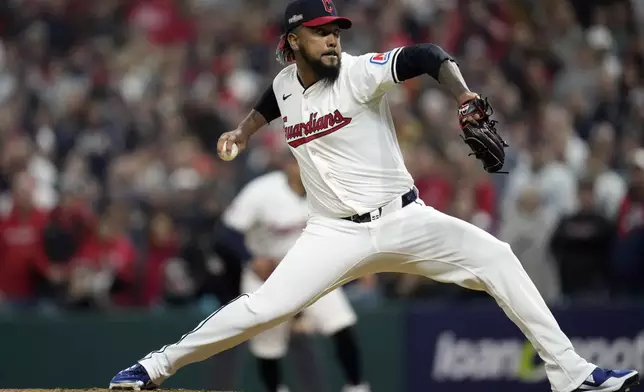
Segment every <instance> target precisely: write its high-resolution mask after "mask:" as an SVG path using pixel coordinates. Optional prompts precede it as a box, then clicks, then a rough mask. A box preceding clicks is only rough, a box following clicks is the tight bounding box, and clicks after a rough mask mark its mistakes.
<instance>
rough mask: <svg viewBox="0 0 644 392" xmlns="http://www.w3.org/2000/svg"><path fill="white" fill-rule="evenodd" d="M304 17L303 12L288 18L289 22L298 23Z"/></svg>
mask: <svg viewBox="0 0 644 392" xmlns="http://www.w3.org/2000/svg"><path fill="white" fill-rule="evenodd" d="M302 19H304V17H303V16H302V14H297V15H293V16H291V17H290V18H289V19H288V23H290V24H293V23H297V22H299V21H301V20H302Z"/></svg>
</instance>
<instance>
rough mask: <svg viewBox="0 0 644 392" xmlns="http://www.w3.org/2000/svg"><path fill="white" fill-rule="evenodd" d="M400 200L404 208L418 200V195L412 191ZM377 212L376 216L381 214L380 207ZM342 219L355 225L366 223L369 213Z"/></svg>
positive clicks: (369, 219) (369, 217)
mask: <svg viewBox="0 0 644 392" xmlns="http://www.w3.org/2000/svg"><path fill="white" fill-rule="evenodd" d="M400 198H401V199H402V206H403V208H404V207H407V206H408V205H410V204H411V203H413V202H414V201H416V199H418V194H416V191H415V190H414V189H412V190H410V191H409V192H407V193H405V194H404V195H402V196H400ZM378 212H379V214H378V215H380V214H382V207H380V208H378ZM342 219H344V220H348V221H351V222H355V223H368V222H371V212H367V213H366V214H362V215H358V214H355V215H353V216H347V217H344V218H342Z"/></svg>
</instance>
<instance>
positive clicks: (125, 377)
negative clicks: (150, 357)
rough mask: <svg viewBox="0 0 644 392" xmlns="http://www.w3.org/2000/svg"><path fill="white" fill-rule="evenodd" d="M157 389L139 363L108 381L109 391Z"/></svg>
mask: <svg viewBox="0 0 644 392" xmlns="http://www.w3.org/2000/svg"><path fill="white" fill-rule="evenodd" d="M157 388H158V386H157V385H156V384H155V383H153V382H152V380H151V379H150V376H149V375H148V372H147V371H146V370H145V368H144V367H143V366H141V364H139V363H137V364H135V365H133V366H130V367H129V368H127V369H124V370H121V371H120V372H118V373H117V374H116V376H114V378H112V381H110V389H117V390H128V391H140V390H149V389H157Z"/></svg>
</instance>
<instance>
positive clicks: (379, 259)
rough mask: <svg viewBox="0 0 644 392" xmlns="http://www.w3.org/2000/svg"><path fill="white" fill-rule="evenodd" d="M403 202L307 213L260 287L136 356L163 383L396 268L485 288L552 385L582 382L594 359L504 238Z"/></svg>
mask: <svg viewBox="0 0 644 392" xmlns="http://www.w3.org/2000/svg"><path fill="white" fill-rule="evenodd" d="M401 205H402V202H401V199H396V200H394V201H393V202H391V203H390V204H388V205H387V206H385V207H383V209H382V214H381V217H380V218H379V219H377V220H375V221H372V222H369V223H354V222H350V221H347V220H342V219H332V218H325V217H320V216H314V217H312V218H311V219H310V220H309V222H308V224H307V227H306V228H305V230H304V232H303V233H302V235H301V237H300V238H299V239H298V240H297V242H296V243H295V245H294V246H293V248H292V249H291V250H290V251H289V253H288V254H287V255H286V257H285V258H284V260H282V262H281V263H280V264H279V265H278V266H277V268H276V269H275V271H274V272H273V274H272V275H271V276H270V277H269V278H268V280H267V281H266V282H265V283H264V284H263V285H262V286H261V287H260V288H259V289H257V290H256V291H254V292H252V293H249V294H243V295H242V296H240V297H238V298H237V299H235V300H234V301H232V302H231V303H229V304H228V305H226V306H224V307H222V308H220V309H219V310H217V311H216V312H215V313H213V314H212V315H210V316H209V317H208V318H207V319H205V320H204V321H202V322H201V323H200V324H199V325H198V326H197V327H196V328H195V329H194V330H193V331H192V332H189V333H188V334H186V335H184V336H183V337H182V338H181V339H180V340H179V341H178V342H177V343H174V344H171V345H167V346H165V347H163V348H162V349H160V350H158V351H154V352H152V353H150V354H148V355H147V356H146V357H145V358H143V359H142V360H140V361H139V362H140V363H141V364H142V365H143V367H145V369H146V370H147V371H148V373H149V375H150V377H151V378H152V380H153V381H154V382H155V383H157V384H159V383H161V382H163V381H164V380H165V379H166V378H167V377H169V376H171V375H172V374H174V373H175V372H176V371H177V370H179V369H180V368H182V367H184V366H186V365H188V364H190V363H193V362H197V361H202V360H204V359H206V358H208V357H210V356H212V355H215V354H217V353H219V352H222V351H224V350H227V349H229V348H231V347H233V346H235V345H238V344H240V343H242V342H244V341H246V340H248V339H250V338H252V337H253V336H255V335H257V334H258V333H260V332H261V331H264V330H266V329H269V328H272V327H274V326H276V325H278V324H280V323H282V322H284V321H285V320H288V319H289V318H291V317H292V316H293V315H294V314H295V313H297V312H298V311H299V310H300V309H303V308H305V307H307V306H309V305H311V304H313V303H314V302H315V301H316V300H318V299H319V298H321V297H322V296H324V295H325V294H327V293H329V292H331V291H333V290H334V289H335V288H337V287H339V286H341V285H343V284H345V283H347V282H349V281H351V280H354V279H356V278H358V277H361V276H363V275H366V274H372V273H378V272H400V273H410V274H417V275H422V276H426V277H428V278H430V279H434V280H436V281H439V282H449V283H456V284H458V285H460V286H463V287H466V288H469V289H473V290H484V291H486V292H487V293H489V294H490V295H491V296H492V297H494V299H495V300H496V301H497V303H498V304H499V306H500V307H501V308H502V309H503V311H504V312H505V313H506V314H507V316H508V317H509V318H510V319H511V320H512V321H513V322H514V323H515V324H516V325H517V326H518V327H519V328H520V329H521V331H522V332H523V333H524V334H525V335H526V337H527V338H528V339H529V340H530V342H531V343H532V344H533V345H534V347H535V349H536V350H537V352H538V353H539V355H540V356H541V358H542V359H543V360H544V362H545V367H546V373H547V375H548V379H549V380H550V383H551V385H552V389H553V391H555V392H570V391H572V390H574V389H575V388H577V387H578V386H579V385H581V383H582V382H583V381H584V380H585V379H586V377H587V376H588V375H590V373H591V372H592V371H593V369H594V365H592V364H590V363H588V362H587V361H585V360H584V359H583V358H581V357H580V356H579V355H578V354H577V353H576V352H575V350H574V348H573V346H572V344H571V342H570V340H569V339H568V338H567V337H566V335H565V334H564V333H563V332H562V331H561V329H560V328H559V325H558V324H557V322H556V320H555V318H554V317H553V315H552V313H550V310H549V309H548V307H547V306H546V304H545V302H544V301H543V299H542V298H541V295H540V294H539V292H538V290H537V288H536V287H535V286H534V284H533V283H532V281H531V280H530V278H529V277H528V275H527V274H526V272H525V271H524V269H523V267H522V266H521V263H520V262H519V260H518V259H517V258H516V257H515V256H514V254H513V253H512V251H511V249H510V247H509V245H507V244H506V243H504V242H501V241H499V240H498V239H496V238H495V237H494V236H492V235H491V234H489V233H487V232H485V231H483V230H481V229H479V228H477V227H475V226H474V225H471V224H469V223H467V222H464V221H461V220H459V219H456V218H454V217H451V216H449V215H446V214H443V213H441V212H439V211H437V210H435V209H434V208H431V207H426V206H424V205H423V203H422V202H421V201H420V200H419V201H416V202H414V203H411V204H410V205H408V206H406V207H404V208H402V207H401Z"/></svg>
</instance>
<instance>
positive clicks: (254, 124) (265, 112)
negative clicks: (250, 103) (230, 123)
mask: <svg viewBox="0 0 644 392" xmlns="http://www.w3.org/2000/svg"><path fill="white" fill-rule="evenodd" d="M279 116H280V109H279V106H278V105H277V99H276V98H275V93H274V92H273V86H272V85H271V86H270V87H269V88H268V89H266V91H265V92H264V94H262V96H261V97H260V99H259V100H258V101H257V104H255V107H254V108H253V109H252V110H251V111H250V113H248V115H247V116H246V118H245V119H244V120H243V121H242V122H241V123H240V124H239V126H237V128H236V129H234V130H232V131H230V132H226V133H224V134H222V135H221V136H220V137H219V141H218V142H217V152H218V153H219V155H220V156H221V155H222V154H223V152H224V151H223V149H224V145H225V148H226V153H227V154H228V155H230V154H231V152H232V150H233V144H236V145H237V148H238V151H239V152H241V151H242V150H244V149H245V148H246V145H247V144H248V139H249V138H250V137H251V136H252V135H254V134H255V132H257V131H259V130H260V129H261V128H262V127H263V126H264V125H266V124H268V123H270V122H271V121H273V120H275V119H276V118H278V117H279Z"/></svg>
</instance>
